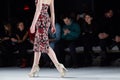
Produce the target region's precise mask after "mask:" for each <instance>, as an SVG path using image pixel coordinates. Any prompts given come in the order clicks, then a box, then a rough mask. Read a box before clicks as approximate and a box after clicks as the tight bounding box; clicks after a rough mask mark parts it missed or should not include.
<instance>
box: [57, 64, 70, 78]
mask: <svg viewBox="0 0 120 80" xmlns="http://www.w3.org/2000/svg"><path fill="white" fill-rule="evenodd" d="M58 71H59V72H60V74H61V77H64V76H65V72H66V71H68V70H67V69H66V68H65V67H64V65H63V64H61V63H59V64H58Z"/></svg>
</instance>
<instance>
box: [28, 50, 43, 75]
mask: <svg viewBox="0 0 120 80" xmlns="http://www.w3.org/2000/svg"><path fill="white" fill-rule="evenodd" d="M40 57H41V53H40V52H35V53H34V61H33V65H32V69H31V72H30V73H29V76H30V77H34V76H35V74H36V73H37V72H39V61H40Z"/></svg>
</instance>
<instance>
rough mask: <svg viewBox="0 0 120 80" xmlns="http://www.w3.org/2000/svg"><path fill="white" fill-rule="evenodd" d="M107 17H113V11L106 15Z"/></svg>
mask: <svg viewBox="0 0 120 80" xmlns="http://www.w3.org/2000/svg"><path fill="white" fill-rule="evenodd" d="M106 16H107V17H109V18H110V17H112V16H113V11H112V10H109V11H108V12H107V13H106Z"/></svg>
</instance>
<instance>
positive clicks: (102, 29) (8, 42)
mask: <svg viewBox="0 0 120 80" xmlns="http://www.w3.org/2000/svg"><path fill="white" fill-rule="evenodd" d="M119 18H120V16H119V15H116V14H115V13H114V11H113V10H112V9H108V10H106V11H105V12H104V14H103V16H102V17H101V18H99V19H96V17H95V16H94V14H93V13H90V12H84V13H82V14H74V16H73V15H71V14H70V13H69V14H64V15H62V16H61V17H60V18H59V19H57V21H56V24H55V27H56V33H55V34H51V32H49V34H48V35H49V43H50V46H51V47H52V48H53V49H54V51H55V53H56V55H57V58H58V59H59V61H60V62H61V63H63V64H65V56H66V51H65V49H66V48H69V50H70V51H69V53H70V55H71V60H72V65H71V66H72V67H74V68H76V67H79V66H80V65H81V64H79V59H78V56H77V52H76V47H79V46H83V47H84V54H85V56H86V60H88V62H87V63H86V64H87V65H91V63H92V55H93V53H94V51H93V49H92V47H93V46H100V48H101V52H100V56H101V60H102V62H101V65H104V64H105V58H106V56H107V50H108V49H112V47H113V46H115V45H117V46H118V48H120V33H119V31H120V30H119V29H120V28H119V27H120V24H119ZM0 27H1V30H0V51H1V52H2V53H5V54H10V53H13V52H15V51H19V54H20V56H18V59H19V60H20V66H21V67H26V64H27V57H28V54H27V49H29V48H31V49H32V46H33V42H34V34H31V33H30V31H29V27H28V26H26V25H25V23H24V21H18V22H17V23H16V24H15V26H14V27H13V26H12V24H11V23H9V22H8V23H4V24H3V25H2V26H0ZM43 57H45V58H44V60H46V64H45V65H46V66H53V63H52V62H51V60H48V57H47V56H46V55H45V54H43ZM46 58H47V59H46Z"/></svg>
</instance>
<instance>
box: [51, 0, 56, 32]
mask: <svg viewBox="0 0 120 80" xmlns="http://www.w3.org/2000/svg"><path fill="white" fill-rule="evenodd" d="M50 13H51V31H52V33H55V31H56V30H55V12H54V0H52V1H51V4H50Z"/></svg>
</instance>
